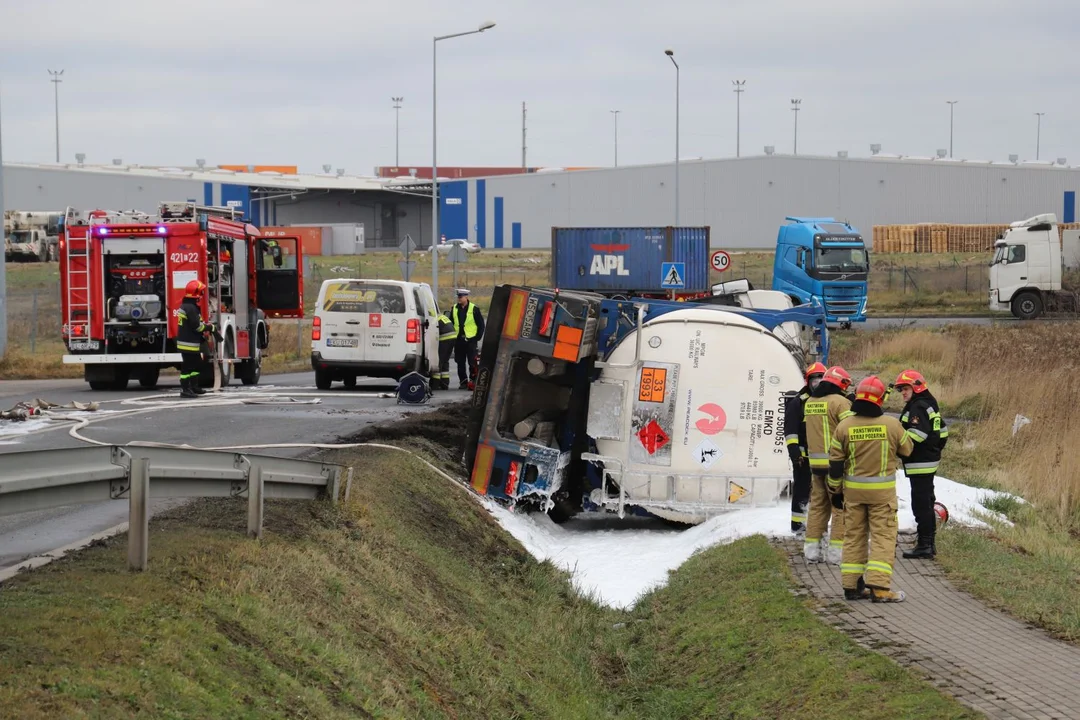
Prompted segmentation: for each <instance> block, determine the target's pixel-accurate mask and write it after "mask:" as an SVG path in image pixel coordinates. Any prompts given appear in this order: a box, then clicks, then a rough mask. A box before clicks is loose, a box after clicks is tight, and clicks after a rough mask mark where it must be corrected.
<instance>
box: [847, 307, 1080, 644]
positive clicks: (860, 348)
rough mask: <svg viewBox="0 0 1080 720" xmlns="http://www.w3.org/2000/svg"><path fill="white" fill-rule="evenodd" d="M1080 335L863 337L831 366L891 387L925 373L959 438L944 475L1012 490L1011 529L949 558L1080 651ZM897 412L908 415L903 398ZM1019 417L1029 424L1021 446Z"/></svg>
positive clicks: (958, 538)
mask: <svg viewBox="0 0 1080 720" xmlns="http://www.w3.org/2000/svg"><path fill="white" fill-rule="evenodd" d="M1077 347H1080V323H1055V324H1053V325H1029V326H1024V325H1020V326H1016V327H994V328H989V327H973V326H967V327H965V326H952V327H950V328H947V329H945V330H942V331H931V330H911V331H905V332H887V333H872V334H870V333H868V334H860V335H856V336H854V337H851V338H847V339H845V341H844V342H843V343H841V344H839V345H838V346H837V350H836V352H835V354H834V356H833V360H834V361H835V362H838V363H840V364H843V365H844V366H845V367H848V368H849V369H851V370H853V371H857V372H856V375H857V376H858V375H861V374H864V373H869V372H876V373H880V374H881V375H882V377H883V378H885V379H886V380H887V381H891V380H893V379H895V377H896V375H897V374H898V373H899V372H900V371H901V370H903V369H904V368H906V367H914V368H916V369H917V370H920V371H921V372H923V373H924V374H925V375H926V376H927V378H928V380H929V382H930V384H931V389H932V390H933V392H934V394H935V395H936V396H937V398H938V400H939V401H940V402H941V405H942V409H943V412H944V414H945V415H946V416H948V417H953V418H957V419H959V420H961V421H962V422H954V423H953V425H952V427H951V429H950V439H949V445H948V447H947V448H946V450H945V453H944V456H943V458H942V463H941V474H943V475H945V476H946V477H949V478H951V479H954V480H957V481H960V482H964V483H967V484H971V485H976V486H981V487H987V488H993V489H998V490H1007V491H1011V492H1013V493H1016V494H1018V495H1020V496H1022V497H1024V498H1025V499H1026V500H1028V501H1029V503H1027V504H1025V503H1015V502H999V503H998V504H997V505H996V506H995V507H994V509H995V510H998V511H999V512H1002V513H1004V514H1005V515H1007V516H1008V517H1009V519H1010V520H1012V521H1013V523H1014V524H1013V525H1011V526H1010V525H1008V524H1004V523H998V522H992V530H991V531H989V532H972V531H968V530H958V529H957V530H956V531H955V532H945V533H944V534H943V536H942V539H941V541H940V542H939V550H941V554H940V555H939V558H940V560H941V562H942V564H943V565H944V566H945V567H946V569H947V570H948V571H949V572H950V574H951V575H952V576H953V577H954V578H955V579H957V580H958V581H960V583H961V584H962V585H964V586H965V587H967V588H969V589H971V590H972V592H974V593H975V594H977V595H978V596H980V597H982V598H983V599H985V600H987V601H989V602H991V603H993V604H996V605H999V606H1001V607H1004V608H1007V609H1008V610H1009V611H1011V612H1012V613H1014V614H1016V615H1017V616H1019V617H1021V618H1024V619H1025V620H1030V621H1032V622H1035V623H1038V624H1040V625H1042V626H1044V627H1046V628H1047V629H1049V630H1052V631H1054V632H1055V633H1058V634H1059V635H1061V636H1063V637H1067V638H1069V639H1072V640H1073V641H1080V443H1078V442H1077V441H1076V438H1077V437H1078V434H1080V413H1077V412H1076V408H1077V407H1080V383H1078V382H1076V378H1077V375H1078V373H1080V357H1078V355H1077V353H1076V348H1077ZM889 404H890V409H892V410H899V409H900V407H901V406H902V401H901V400H900V398H899V395H898V394H896V395H894V396H893V397H892V398H890V401H889ZM1017 415H1022V416H1024V417H1026V418H1029V419H1030V420H1031V423H1030V424H1029V425H1026V426H1023V427H1021V428H1020V429H1019V431H1018V432H1017V433H1016V434H1015V435H1013V424H1014V422H1015V421H1016V418H1017Z"/></svg>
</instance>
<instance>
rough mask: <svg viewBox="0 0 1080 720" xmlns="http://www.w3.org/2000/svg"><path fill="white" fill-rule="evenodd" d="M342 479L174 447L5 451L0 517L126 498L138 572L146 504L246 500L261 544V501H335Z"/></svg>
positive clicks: (324, 467) (290, 465)
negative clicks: (189, 499) (162, 500)
mask: <svg viewBox="0 0 1080 720" xmlns="http://www.w3.org/2000/svg"><path fill="white" fill-rule="evenodd" d="M345 473H346V469H345V468H344V467H342V466H340V465H331V464H328V463H321V462H314V461H309V460H294V459H291V458H279V457H272V456H268V455H252V454H250V453H236V452H218V451H211V450H192V449H180V448H155V447H146V448H144V447H121V446H117V445H111V446H100V447H86V448H70V449H63V450H35V451H30V452H17V453H6V454H5V455H4V456H3V463H2V467H0V515H12V514H15V513H22V512H29V511H32V510H44V509H47V508H54V507H60V506H63V505H77V504H83V503H92V502H103V501H106V500H124V499H127V500H128V501H129V503H130V509H129V519H128V564H129V565H130V566H131V568H132V569H136V570H145V569H146V564H147V553H148V539H149V536H148V523H149V518H150V513H149V509H150V508H149V503H150V500H151V499H156V498H181V497H247V499H248V535H250V536H252V537H256V538H261V537H262V529H263V528H262V525H263V501H264V499H265V498H289V499H308V500H314V499H316V498H319V497H328V498H329V499H330V501H331V502H334V503H336V502H337V500H338V496H339V494H340V491H341V485H342V480H343V479H344V476H345ZM350 475H351V473H350ZM349 479H350V480H351V477H349ZM347 492H348V491H347V490H346V495H347Z"/></svg>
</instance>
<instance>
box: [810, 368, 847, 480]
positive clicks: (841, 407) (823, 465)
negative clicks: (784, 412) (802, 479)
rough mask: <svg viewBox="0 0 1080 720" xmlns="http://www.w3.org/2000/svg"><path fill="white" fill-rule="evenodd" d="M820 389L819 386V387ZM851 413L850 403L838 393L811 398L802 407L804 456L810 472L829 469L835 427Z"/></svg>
mask: <svg viewBox="0 0 1080 720" xmlns="http://www.w3.org/2000/svg"><path fill="white" fill-rule="evenodd" d="M819 387H820V386H819ZM850 412H851V401H850V400H848V399H847V398H846V397H844V396H843V395H841V394H839V393H834V394H832V395H826V396H824V397H811V398H810V399H809V400H807V401H806V403H805V405H804V406H803V418H804V422H805V423H806V454H807V456H808V457H809V458H810V468H811V469H812V470H819V471H824V470H828V469H829V446H830V445H831V444H832V438H833V434H834V432H835V430H836V426H837V425H838V424H839V423H840V421H841V420H842V419H843V418H844V417H845V414H846V413H850Z"/></svg>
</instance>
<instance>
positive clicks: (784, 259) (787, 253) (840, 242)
mask: <svg viewBox="0 0 1080 720" xmlns="http://www.w3.org/2000/svg"><path fill="white" fill-rule="evenodd" d="M785 220H787V221H788V224H787V225H782V226H781V227H780V232H779V234H778V235H777V238H776V258H775V260H774V262H773V284H772V289H773V290H779V291H781V292H783V293H786V294H788V295H789V296H791V298H792V299H793V300H794V301H795V302H796V304H799V305H802V304H807V303H810V302H811V299H812V298H817V300H818V301H819V302H821V304H822V305H824V306H825V318H826V321H827V322H830V323H839V324H841V325H842V326H845V327H850V326H851V323H853V322H864V321H865V320H866V289H867V277H868V276H869V274H870V255H869V252H868V251H867V249H866V243H865V242H863V238H862V235H861V234H860V233H859V231H858V230H857V229H855V228H854V227H852V226H851V225H850V224H848V223H846V222H841V221H837V220H835V219H833V218H808V217H788V218H785Z"/></svg>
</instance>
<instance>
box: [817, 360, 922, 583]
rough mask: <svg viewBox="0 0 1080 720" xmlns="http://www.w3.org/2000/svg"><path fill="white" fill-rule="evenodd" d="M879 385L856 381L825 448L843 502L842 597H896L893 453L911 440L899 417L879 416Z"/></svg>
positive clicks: (903, 451) (904, 450) (907, 448)
mask: <svg viewBox="0 0 1080 720" xmlns="http://www.w3.org/2000/svg"><path fill="white" fill-rule="evenodd" d="M884 401H885V384H884V383H883V382H881V380H880V379H879V378H877V377H876V376H874V375H871V376H870V377H868V378H866V379H865V380H863V381H862V382H860V383H859V386H858V387H857V388H856V390H855V402H853V403H852V404H851V413H850V414H849V415H848V416H847V417H845V418H844V419H843V420H841V421H840V424H839V425H837V426H836V432H835V433H834V434H833V438H832V443H831V446H830V450H829V465H830V468H829V474H830V476H832V477H842V478H843V482H842V484H841V486H840V488H839V491H838V492H836V493H834V495H833V497H834V499H839V501H840V503H841V504H842V505H843V507H844V553H843V559H842V561H841V563H840V577H841V582H842V583H843V586H844V598H845V599H847V600H859V599H862V598H865V597H867V596H868V595H869V597H870V599H871V600H873V601H874V602H902V601H903V600H904V593H903V591H899V590H893V589H892V573H893V560H895V559H896V532H897V517H896V507H897V504H896V467H897V465H898V460H897V456H898V455H899V456H903V457H907V456H908V455H910V454H911V451H912V449H913V447H914V446H913V445H912V442H911V437H910V436H909V435H908V434H907V433H906V432H905V431H904V427H903V426H902V425H901V424H900V421H899V420H897V419H896V418H894V417H891V416H888V415H885V414H884V413H883V412H882V409H881V405H882V403H883V402H884Z"/></svg>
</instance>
